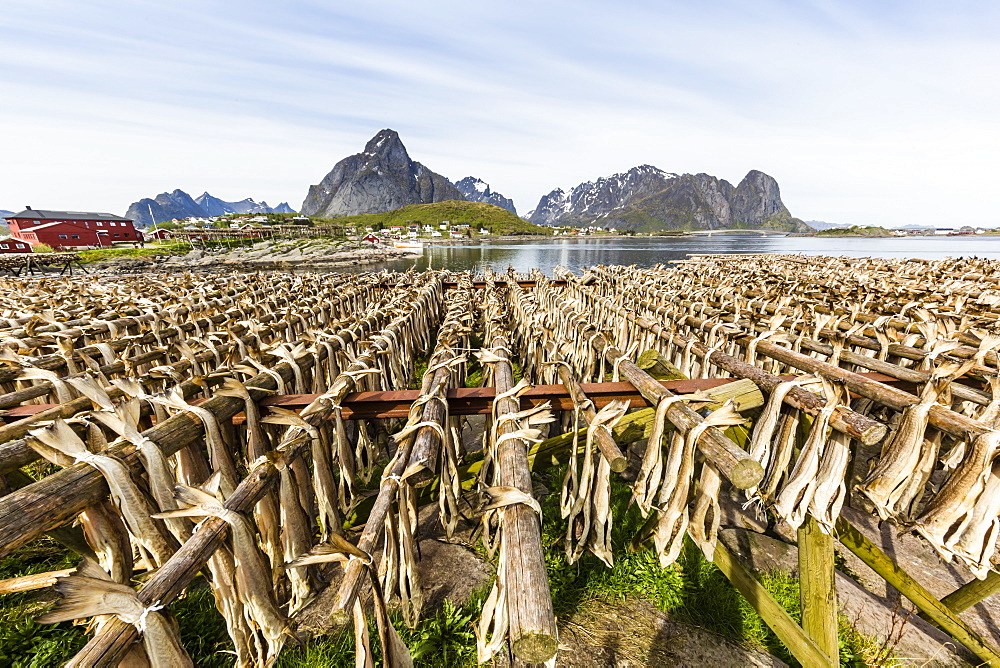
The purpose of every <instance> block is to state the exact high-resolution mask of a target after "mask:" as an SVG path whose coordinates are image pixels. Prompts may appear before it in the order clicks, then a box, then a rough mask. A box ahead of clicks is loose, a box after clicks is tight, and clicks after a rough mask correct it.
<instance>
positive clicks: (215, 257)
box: [88, 239, 420, 274]
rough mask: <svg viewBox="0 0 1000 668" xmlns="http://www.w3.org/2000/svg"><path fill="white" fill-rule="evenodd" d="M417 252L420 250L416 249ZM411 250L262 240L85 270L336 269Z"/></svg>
mask: <svg viewBox="0 0 1000 668" xmlns="http://www.w3.org/2000/svg"><path fill="white" fill-rule="evenodd" d="M417 252H420V251H417ZM413 254H414V251H412V250H406V249H399V248H395V247H392V246H385V245H382V246H371V245H370V244H366V243H360V242H351V241H334V240H331V239H297V240H288V239H285V240H276V241H262V242H260V243H257V244H254V245H253V246H249V247H245V248H234V249H232V250H229V251H224V250H201V249H194V250H191V251H189V252H188V253H185V254H183V255H171V256H167V257H166V258H133V259H121V260H111V261H106V262H101V263H95V264H94V265H92V266H89V267H88V269H91V270H95V271H98V272H101V273H115V274H121V273H137V272H142V271H157V272H161V271H165V272H172V271H186V270H191V269H194V270H222V271H235V270H247V271H252V270H255V269H289V268H293V267H314V268H316V269H335V268H338V267H347V266H364V265H370V264H377V263H380V262H386V261H389V260H398V259H400V258H405V257H412V256H413Z"/></svg>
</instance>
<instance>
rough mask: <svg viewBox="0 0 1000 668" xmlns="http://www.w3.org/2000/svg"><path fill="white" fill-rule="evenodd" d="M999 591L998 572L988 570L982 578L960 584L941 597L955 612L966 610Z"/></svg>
mask: <svg viewBox="0 0 1000 668" xmlns="http://www.w3.org/2000/svg"><path fill="white" fill-rule="evenodd" d="M998 591H1000V573H997V572H996V571H990V572H989V575H987V576H986V577H985V578H984V579H982V580H973V581H972V582H969V583H967V584H964V585H962V586H961V587H959V588H958V589H956V590H955V591H953V592H951V593H950V594H948V595H947V596H945V597H944V598H942V599H941V602H942V603H944V604H945V605H946V606H948V608H950V609H951V611H952V612H955V613H956V614H957V613H959V612H962V611H963V610H968V609H969V608H971V607H972V606H974V605H975V604H976V603H979V602H980V601H983V600H985V599H987V598H989V597H990V596H992V595H993V594H995V593H997V592H998Z"/></svg>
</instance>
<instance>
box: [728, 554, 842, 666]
mask: <svg viewBox="0 0 1000 668" xmlns="http://www.w3.org/2000/svg"><path fill="white" fill-rule="evenodd" d="M714 562H715V565H716V566H718V567H719V570H720V571H722V573H723V574H724V575H725V576H726V577H727V578H729V581H730V582H732V583H733V586H734V587H736V589H737V590H739V592H740V593H741V594H743V598H745V599H746V600H747V602H748V603H750V605H751V606H753V609H754V610H756V611H757V614H758V615H760V617H761V619H763V620H764V622H765V623H766V624H767V625H768V627H770V629H771V630H772V631H774V635H776V636H778V640H780V641H781V643H782V644H783V645H784V646H785V647H787V648H788V651H789V652H791V653H792V656H794V657H795V658H796V659H798V660H799V663H801V664H802V665H803V666H810V667H811V666H826V667H829V668H832V667H834V666H837V665H839V661H834V660H832V659H831V658H830V657H829V656H828V655H827V654H826V653H825V652H824V651H823V650H822V649H820V647H819V645H817V644H816V642H815V641H814V640H813V639H812V638H810V637H809V636H808V635H807V634H806V632H805V631H803V630H802V629H801V628H800V627H799V625H798V624H796V623H795V620H794V619H792V616H791V615H789V614H788V612H786V611H785V609H784V608H783V607H781V605H780V604H779V603H778V602H777V601H775V600H774V598H773V597H772V596H771V593H770V592H768V591H767V589H765V588H764V585H762V584H761V583H759V582H757V580H756V578H754V576H753V575H751V574H750V571H748V570H747V569H746V568H744V567H743V565H742V564H741V563H740V562H739V561H737V560H736V557H734V556H733V554H732V553H731V552H730V551H729V550H728V549H727V548H726V546H725V544H724V543H723V542H722V541H719V542H718V543H716V545H715V558H714Z"/></svg>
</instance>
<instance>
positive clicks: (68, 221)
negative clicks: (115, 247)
mask: <svg viewBox="0 0 1000 668" xmlns="http://www.w3.org/2000/svg"><path fill="white" fill-rule="evenodd" d="M4 219H5V220H6V221H7V226H8V227H9V228H10V235H11V237H12V238H14V239H18V240H20V241H23V242H25V243H28V244H30V245H32V246H34V245H35V244H48V245H49V246H52V247H53V248H55V249H63V248H65V249H71V248H90V247H93V246H110V245H112V244H113V243H115V242H131V243H136V242H139V241H142V240H143V237H142V232H139V231H138V230H136V229H135V226H134V225H133V224H132V221H131V220H130V219H128V218H122V217H121V216H115V215H113V214H110V213H90V212H86V211H49V210H46V209H32V208H31V207H30V206H29V207H28V208H26V209H25V210H24V211H21V212H20V213H13V214H11V215H9V216H5V217H4Z"/></svg>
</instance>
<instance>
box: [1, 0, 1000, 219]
mask: <svg viewBox="0 0 1000 668" xmlns="http://www.w3.org/2000/svg"><path fill="white" fill-rule="evenodd" d="M998 13H1000V9H997V8H994V7H993V6H992V5H990V4H987V3H974V2H966V3H961V2H959V3H950V4H949V5H948V6H947V7H945V6H943V5H940V4H939V3H931V2H888V3H862V2H854V3H850V2H823V1H814V2H777V1H771V2H767V1H763V2H755V3H743V2H735V1H730V2H717V3H711V4H707V5H706V4H704V3H689V2H639V1H634V2H627V3H624V4H623V3H615V4H613V5H612V4H610V3H603V2H563V1H556V2H547V3H527V2H521V1H515V2H507V3H502V4H501V3H469V2H465V3H458V2H440V1H438V2H435V1H431V0H428V1H427V2H422V3H404V2H396V1H388V0H383V1H372V2H365V3H327V2H319V1H310V0H297V1H292V2H287V3H272V2H261V1H257V0H253V1H246V2H231V1H229V2H225V1H216V2H211V1H210V2H194V1H192V0H176V1H175V2H172V3H160V2H155V3H154V2H123V1H115V0H103V1H101V0H97V1H93V2H88V3H77V2H65V1H61V0H60V1H41V2H39V1H37V0H35V1H32V2H25V1H23V0H13V2H10V1H8V3H5V9H4V13H3V17H2V18H0V29H2V31H0V35H2V40H0V91H2V93H3V96H4V100H5V103H4V104H3V105H0V131H2V136H3V137H4V150H5V154H6V156H7V159H5V160H4V161H2V162H0V207H4V206H6V207H7V208H10V207H19V206H23V205H24V204H33V205H35V206H50V207H72V208H93V209H109V210H113V211H122V210H124V208H125V207H126V206H127V205H128V203H129V202H131V201H133V200H135V199H137V198H139V197H143V196H148V195H152V194H155V193H157V192H160V191H163V190H168V189H173V188H175V187H179V188H183V189H185V190H188V191H197V192H200V191H201V190H204V189H208V190H210V191H211V192H213V193H214V194H217V195H219V196H221V197H224V198H232V199H239V198H242V197H245V196H247V195H251V196H253V197H255V198H258V199H261V198H265V199H267V200H268V201H269V202H271V203H272V204H274V203H277V202H278V201H281V200H287V201H289V202H290V203H291V204H292V205H293V206H298V205H299V204H300V203H301V201H302V199H303V197H304V196H305V192H306V189H307V187H308V185H309V184H311V183H316V182H317V181H318V180H319V179H321V178H322V176H323V175H324V174H325V173H326V171H328V170H329V168H330V167H331V166H332V165H333V163H334V162H336V161H337V160H338V159H340V158H341V157H344V156H345V155H348V154H350V153H354V152H357V151H358V150H360V149H361V147H362V146H363V145H364V142H365V141H366V140H367V139H368V138H369V137H370V136H371V135H372V134H374V133H375V132H376V131H377V130H379V129H381V128H383V127H392V128H394V129H396V130H398V131H399V132H400V133H401V135H402V138H403V141H404V142H405V143H406V145H407V147H408V148H409V150H410V153H411V155H412V156H413V157H414V158H415V159H417V160H420V161H421V162H424V163H425V164H427V165H428V166H430V167H431V168H432V169H435V170H437V171H440V172H442V173H444V174H445V175H447V176H450V177H453V178H458V177H461V176H465V175H467V174H473V175H476V176H480V177H482V178H484V179H485V180H487V181H489V182H490V183H491V184H492V185H493V187H494V188H495V189H497V190H499V191H500V192H503V193H504V194H506V195H508V196H512V197H514V199H515V201H516V203H517V205H518V208H519V210H521V211H527V210H528V209H530V208H532V206H533V205H534V204H535V202H537V199H538V197H539V196H540V195H542V194H544V193H546V192H548V191H549V190H550V189H552V188H554V187H556V186H563V187H565V186H571V185H575V184H576V183H579V182H580V181H584V180H589V179H593V178H596V177H598V176H602V175H607V174H610V173H612V172H615V171H620V170H624V169H628V168H629V167H632V166H634V165H637V164H641V163H650V164H654V165H657V166H659V167H661V168H663V169H666V170H668V171H677V172H697V171H704V172H708V173H712V174H714V175H716V176H719V177H722V178H726V179H729V180H730V181H734V182H735V181H738V180H739V179H740V178H741V177H742V176H743V175H744V174H745V173H746V172H747V171H748V170H750V169H761V170H763V171H766V172H768V173H770V174H772V175H773V176H775V177H776V178H777V179H778V181H779V183H780V184H781V186H782V193H783V196H784V198H785V201H786V203H787V204H788V206H789V208H790V209H791V210H792V212H793V214H795V215H798V216H800V217H804V218H820V219H827V220H833V221H843V222H853V223H883V224H903V223H906V222H918V223H935V222H942V221H947V222H973V223H988V224H989V223H1000V219H997V217H996V214H995V213H994V212H995V211H997V210H1000V206H998V205H1000V201H998V200H1000V195H998V194H997V193H996V189H995V188H994V187H993V184H994V183H995V182H996V181H997V178H998V176H1000V175H998V173H997V172H998V167H997V166H996V160H995V158H994V156H995V155H996V153H997V148H998V146H997V144H998V143H1000V132H998V121H997V120H996V118H995V110H996V109H997V108H998V106H1000V105H998V103H1000V89H998V88H997V87H996V86H994V85H993V82H994V81H996V80H997V78H998V74H1000V58H998V56H1000V38H998V37H996V35H998V34H1000V31H998V30H997V27H998V23H1000V21H998V18H1000V16H998ZM192 194H197V193H196V192H193V193H192Z"/></svg>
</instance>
